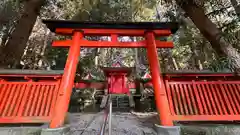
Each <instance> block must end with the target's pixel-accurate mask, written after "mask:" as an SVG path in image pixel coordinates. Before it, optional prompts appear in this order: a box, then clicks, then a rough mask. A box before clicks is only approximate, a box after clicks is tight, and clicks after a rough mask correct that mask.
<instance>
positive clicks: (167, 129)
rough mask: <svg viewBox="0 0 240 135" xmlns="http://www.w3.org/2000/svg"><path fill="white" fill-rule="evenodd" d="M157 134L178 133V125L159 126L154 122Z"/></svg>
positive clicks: (172, 134) (171, 134) (169, 134)
mask: <svg viewBox="0 0 240 135" xmlns="http://www.w3.org/2000/svg"><path fill="white" fill-rule="evenodd" d="M155 130H156V132H157V135H180V134H181V133H180V131H181V130H180V126H160V125H157V124H155Z"/></svg>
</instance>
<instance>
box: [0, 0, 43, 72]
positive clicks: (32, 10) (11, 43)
mask: <svg viewBox="0 0 240 135" xmlns="http://www.w3.org/2000/svg"><path fill="white" fill-rule="evenodd" d="M43 3H44V0H28V1H26V2H25V4H24V11H23V13H22V16H21V18H20V19H19V20H18V23H17V25H16V28H15V29H14V31H13V32H12V34H11V36H10V38H9V40H8V42H7V43H6V46H4V47H3V49H2V52H1V54H0V66H1V67H3V68H6V67H9V66H11V67H12V66H13V65H14V64H15V63H19V61H20V60H21V56H22V54H23V52H24V49H25V47H26V44H27V41H28V38H29V36H30V34H31V31H32V28H33V26H34V24H35V22H36V19H37V16H38V14H39V11H40V9H41V6H42V5H43Z"/></svg>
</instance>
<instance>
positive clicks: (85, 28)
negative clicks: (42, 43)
mask: <svg viewBox="0 0 240 135" xmlns="http://www.w3.org/2000/svg"><path fill="white" fill-rule="evenodd" d="M43 22H44V23H45V24H46V25H47V27H48V28H49V29H50V30H51V31H52V32H55V33H56V34H61V35H71V36H72V39H71V40H63V41H54V42H53V46H55V47H69V55H68V58H67V62H66V65H65V69H64V74H63V77H62V81H61V85H60V88H59V97H58V100H57V102H56V107H55V111H54V115H53V118H52V121H51V123H50V128H57V127H60V126H62V125H63V122H64V117H65V114H66V112H67V110H68V104H69V100H70V96H71V92H72V88H73V85H74V78H75V73H76V67H77V64H78V59H79V56H80V48H81V47H98V48H113V47H116V48H147V56H148V59H149V65H150V70H151V74H152V84H153V87H154V93H155V98H156V106H157V110H158V112H159V114H160V115H159V117H160V120H161V124H162V125H165V126H172V125H173V122H172V119H171V118H170V110H169V105H168V100H167V94H166V90H165V86H164V82H163V79H162V76H161V74H160V73H161V71H160V66H159V60H158V53H157V48H172V47H173V42H164V41H159V40H156V39H155V38H156V37H160V36H170V35H171V34H172V33H175V32H176V30H177V29H178V25H177V23H160V22H138V23H133V22H123V23H116V22H114V23H113V22H112V23H93V22H91V23H90V22H75V21H62V20H44V21H43ZM85 36H110V37H111V41H89V40H86V39H84V37H85ZM118 36H142V37H144V38H145V40H142V41H138V42H119V41H118Z"/></svg>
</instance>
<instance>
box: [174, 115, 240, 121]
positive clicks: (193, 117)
mask: <svg viewBox="0 0 240 135" xmlns="http://www.w3.org/2000/svg"><path fill="white" fill-rule="evenodd" d="M171 118H172V119H173V120H174V121H208V122H209V121H215V122H216V121H217V122H220V121H231V122H232V121H239V120H240V115H174V116H172V117H171Z"/></svg>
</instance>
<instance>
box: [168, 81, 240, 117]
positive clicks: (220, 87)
mask: <svg viewBox="0 0 240 135" xmlns="http://www.w3.org/2000/svg"><path fill="white" fill-rule="evenodd" d="M165 84H166V85H169V86H166V88H167V91H168V90H170V91H168V100H169V102H170V106H169V107H173V109H171V114H172V116H171V118H172V119H173V120H175V121H232V120H240V108H239V106H240V103H239V102H238V100H237V98H239V88H238V87H236V86H239V81H225V80H224V81H194V80H193V81H190V82H188V83H187V82H183V83H182V82H175V81H167V82H166V83H165ZM182 86H183V87H182ZM181 87H182V89H181ZM181 90H182V91H185V92H181ZM174 92H175V93H176V94H175V93H174ZM237 93H238V94H237ZM169 94H171V95H169ZM175 96H177V97H176V98H174V97H175ZM184 98H185V99H186V101H187V102H184V100H183V99H184ZM179 99H182V101H180V100H179ZM176 101H178V102H176ZM195 101H197V102H195ZM199 101H201V102H199ZM194 102H195V103H194ZM192 106H195V107H192ZM181 108H182V109H181ZM186 108H187V109H188V110H187V111H186ZM178 109H180V112H179V111H177V110H178ZM191 109H192V110H191ZM183 110H184V111H183ZM199 111H200V112H199ZM189 112H190V113H189Z"/></svg>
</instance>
